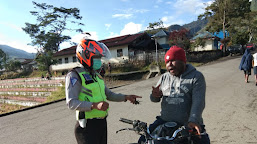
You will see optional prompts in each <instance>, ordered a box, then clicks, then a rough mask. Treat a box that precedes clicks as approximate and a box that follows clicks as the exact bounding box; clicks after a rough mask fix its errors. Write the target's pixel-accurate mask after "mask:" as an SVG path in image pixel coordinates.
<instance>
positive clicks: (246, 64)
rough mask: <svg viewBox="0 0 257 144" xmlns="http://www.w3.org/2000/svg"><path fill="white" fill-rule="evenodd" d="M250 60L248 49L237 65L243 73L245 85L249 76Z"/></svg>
mask: <svg viewBox="0 0 257 144" xmlns="http://www.w3.org/2000/svg"><path fill="white" fill-rule="evenodd" d="M252 59H253V57H252V55H251V53H250V49H246V50H245V53H244V55H243V57H242V59H241V62H240V65H239V69H240V70H243V71H244V75H245V82H246V83H248V79H249V75H251V69H252Z"/></svg>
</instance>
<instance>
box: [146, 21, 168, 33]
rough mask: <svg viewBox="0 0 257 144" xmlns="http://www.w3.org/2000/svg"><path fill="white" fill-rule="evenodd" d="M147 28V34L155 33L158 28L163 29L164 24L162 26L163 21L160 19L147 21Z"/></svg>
mask: <svg viewBox="0 0 257 144" xmlns="http://www.w3.org/2000/svg"><path fill="white" fill-rule="evenodd" d="M147 29H148V30H146V32H147V33H149V34H155V33H157V32H158V31H159V30H161V29H165V28H164V26H163V21H162V20H160V21H158V22H153V23H149V25H148V27H147Z"/></svg>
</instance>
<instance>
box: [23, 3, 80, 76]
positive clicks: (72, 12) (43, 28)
mask: <svg viewBox="0 0 257 144" xmlns="http://www.w3.org/2000/svg"><path fill="white" fill-rule="evenodd" d="M32 3H33V4H34V5H35V7H34V8H36V9H39V10H38V11H30V13H31V14H32V15H33V16H36V17H37V23H36V24H30V23H25V25H26V27H24V28H22V29H23V30H24V31H25V33H27V34H29V36H30V37H31V39H32V42H31V44H30V45H32V46H37V49H38V53H39V54H38V55H40V56H41V57H40V58H38V59H37V60H40V61H37V62H38V63H39V64H40V65H44V70H47V71H48V72H49V73H50V69H49V67H50V65H52V64H55V61H54V60H52V59H53V58H52V56H53V53H55V52H57V51H58V50H59V46H60V44H61V43H62V42H66V41H67V42H68V41H69V40H70V39H71V37H70V36H67V35H64V32H66V31H76V32H80V33H81V32H82V30H81V29H72V28H68V26H69V27H71V25H73V24H77V25H78V26H83V25H84V24H82V23H80V22H77V21H76V20H81V19H82V17H81V16H80V15H79V9H77V8H68V9H67V8H63V7H60V8H58V7H54V6H53V5H47V4H46V3H42V4H40V3H36V2H34V1H33V2H32ZM74 19H75V20H74ZM42 59H44V60H42ZM49 59H50V60H49ZM42 68H43V67H42Z"/></svg>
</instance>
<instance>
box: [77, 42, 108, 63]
mask: <svg viewBox="0 0 257 144" xmlns="http://www.w3.org/2000/svg"><path fill="white" fill-rule="evenodd" d="M76 56H77V58H78V60H79V62H80V63H81V64H82V65H84V66H85V65H86V66H88V67H91V66H92V57H93V56H97V57H105V58H110V56H111V54H110V51H109V49H108V47H107V46H106V45H105V44H104V43H100V42H98V41H95V40H91V39H82V40H81V41H80V43H79V44H78V46H77V49H76Z"/></svg>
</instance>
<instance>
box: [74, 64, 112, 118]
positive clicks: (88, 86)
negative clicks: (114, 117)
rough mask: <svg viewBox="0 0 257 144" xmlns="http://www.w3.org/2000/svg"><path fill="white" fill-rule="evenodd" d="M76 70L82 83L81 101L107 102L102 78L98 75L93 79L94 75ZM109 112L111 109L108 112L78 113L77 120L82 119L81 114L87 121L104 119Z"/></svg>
mask: <svg viewBox="0 0 257 144" xmlns="http://www.w3.org/2000/svg"><path fill="white" fill-rule="evenodd" d="M75 70H76V71H77V73H78V74H79V76H80V79H81V82H82V83H81V84H82V87H81V91H80V93H79V100H80V101H89V102H100V101H106V95H105V85H104V81H103V79H102V77H101V76H100V75H99V74H98V73H96V77H95V78H92V75H90V73H89V72H87V71H85V69H84V68H76V69H75ZM108 110H109V108H108V109H107V110H106V111H100V110H97V109H93V110H91V111H86V112H84V113H83V112H79V111H76V118H77V120H78V119H81V113H82V114H83V117H84V116H85V119H92V118H103V117H106V116H107V114H108Z"/></svg>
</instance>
